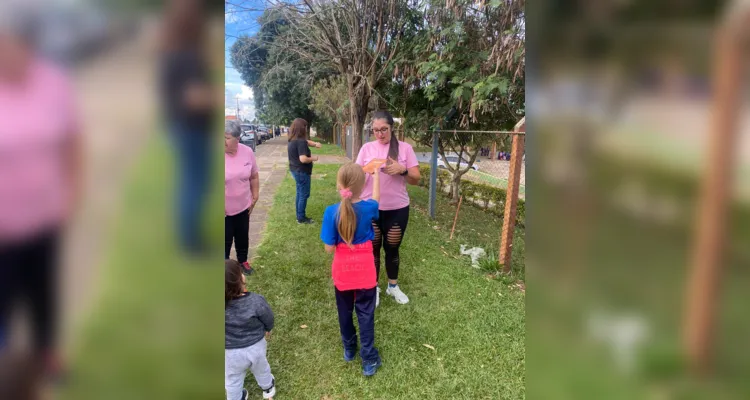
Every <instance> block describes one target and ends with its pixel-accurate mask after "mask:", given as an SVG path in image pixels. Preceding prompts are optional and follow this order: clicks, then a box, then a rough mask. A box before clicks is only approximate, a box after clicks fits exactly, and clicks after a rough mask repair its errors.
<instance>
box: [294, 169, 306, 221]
mask: <svg viewBox="0 0 750 400" xmlns="http://www.w3.org/2000/svg"><path fill="white" fill-rule="evenodd" d="M292 176H293V177H294V181H295V182H297V197H296V198H295V200H294V204H295V206H296V211H297V221H304V220H305V219H307V214H306V213H305V209H307V199H308V198H310V175H309V174H306V173H304V172H298V171H292Z"/></svg>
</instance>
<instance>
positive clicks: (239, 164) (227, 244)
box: [224, 121, 259, 274]
mask: <svg viewBox="0 0 750 400" xmlns="http://www.w3.org/2000/svg"><path fill="white" fill-rule="evenodd" d="M241 134H242V128H241V126H240V124H239V123H238V122H236V121H227V122H226V123H225V125H224V215H225V216H224V259H227V260H228V259H229V252H230V251H231V250H232V242H234V248H235V250H237V261H239V263H240V265H242V269H243V271H244V272H245V274H250V273H252V272H253V269H252V267H250V264H249V263H248V262H247V251H248V246H249V238H248V230H249V229H250V214H251V213H252V212H253V207H255V204H257V203H258V195H259V192H258V186H259V178H258V164H257V163H256V162H255V154H254V153H253V149H251V148H250V147H247V146H245V145H244V144H241V143H240V135H241Z"/></svg>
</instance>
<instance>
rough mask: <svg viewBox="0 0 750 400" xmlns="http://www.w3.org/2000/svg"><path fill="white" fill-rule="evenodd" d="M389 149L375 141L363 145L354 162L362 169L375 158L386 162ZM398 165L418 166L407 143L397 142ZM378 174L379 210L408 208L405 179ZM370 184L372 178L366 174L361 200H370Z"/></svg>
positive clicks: (381, 172)
mask: <svg viewBox="0 0 750 400" xmlns="http://www.w3.org/2000/svg"><path fill="white" fill-rule="evenodd" d="M389 148H390V144H385V145H384V144H380V142H378V141H377V140H375V141H373V142H369V143H365V145H364V146H362V148H361V149H360V150H359V154H358V155H357V161H356V162H357V164H359V165H361V166H363V167H364V166H365V165H367V163H369V162H370V160H372V159H375V158H382V159H385V160H387V159H388V149H389ZM398 163H399V164H401V165H403V166H405V167H406V168H412V167H416V166H418V165H419V162H418V161H417V155H416V154H414V149H413V148H412V147H411V145H410V144H409V143H406V142H401V141H399V142H398ZM384 167H385V165H384ZM378 173H379V174H380V203H379V204H380V207H379V209H380V210H383V211H389V210H398V209H400V208H404V207H406V206H408V205H409V193H408V192H407V191H406V177H405V176H400V175H396V176H390V175H388V174H386V173H385V172H383V171H380V172H378ZM372 183H373V179H372V176H371V175H370V174H367V176H366V177H365V188H364V189H363V190H362V194H361V195H360V196H359V197H360V198H361V199H362V200H369V199H371V198H372Z"/></svg>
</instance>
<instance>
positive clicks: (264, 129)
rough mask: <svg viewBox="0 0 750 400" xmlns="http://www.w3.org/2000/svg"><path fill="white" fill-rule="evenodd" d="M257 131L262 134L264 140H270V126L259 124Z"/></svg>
mask: <svg viewBox="0 0 750 400" xmlns="http://www.w3.org/2000/svg"><path fill="white" fill-rule="evenodd" d="M257 132H258V133H259V134H260V137H261V138H262V139H263V140H268V139H271V137H272V136H271V131H270V129H268V127H267V126H265V125H259V126H258V129H257Z"/></svg>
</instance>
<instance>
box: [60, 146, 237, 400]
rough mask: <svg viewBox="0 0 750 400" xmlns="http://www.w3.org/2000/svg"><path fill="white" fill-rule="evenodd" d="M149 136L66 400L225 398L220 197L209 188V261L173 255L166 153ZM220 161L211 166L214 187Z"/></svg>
mask: <svg viewBox="0 0 750 400" xmlns="http://www.w3.org/2000/svg"><path fill="white" fill-rule="evenodd" d="M155 136H157V138H156V139H155V140H154V142H153V143H151V144H149V145H148V146H147V147H146V152H145V154H144V155H143V158H142V159H141V160H140V162H139V163H138V164H137V165H136V167H135V171H134V172H133V174H132V176H131V179H130V180H129V183H128V184H127V187H126V189H125V191H124V198H123V199H122V202H123V203H122V204H123V205H122V207H121V210H120V218H119V221H118V223H116V227H115V228H114V232H112V235H111V236H110V237H111V239H110V240H107V241H106V243H107V244H108V248H107V249H106V257H105V260H104V262H103V264H102V268H103V271H101V272H100V273H99V275H100V276H101V279H102V280H101V281H100V282H99V286H100V288H101V289H100V293H101V296H100V297H99V298H98V299H97V302H96V304H95V305H93V306H92V309H93V310H92V314H91V315H90V317H89V319H88V321H87V323H86V324H85V326H84V327H83V328H82V330H81V332H80V333H79V337H78V340H77V345H76V346H75V347H76V348H75V349H73V350H74V351H73V357H74V358H73V360H72V362H73V365H72V368H73V371H72V372H73V376H72V381H71V382H70V385H69V387H67V389H66V390H65V391H64V393H63V397H62V398H64V399H71V400H73V399H75V400H86V399H97V400H98V399H123V400H126V399H196V400H205V399H221V398H223V395H224V394H223V393H224V388H223V379H224V350H223V337H224V327H223V321H224V316H223V313H222V310H223V300H222V294H221V293H222V292H223V283H222V279H221V275H222V272H221V267H220V265H221V264H220V263H221V261H220V256H219V254H220V250H219V249H220V248H222V244H221V243H222V242H223V239H222V237H223V232H222V229H223V219H222V218H221V215H222V214H221V213H222V208H223V197H222V195H221V193H222V190H221V187H220V186H216V187H213V188H211V194H212V195H211V196H210V197H211V198H210V204H209V210H210V212H208V213H207V214H206V222H207V227H208V232H209V233H210V237H209V239H210V243H209V245H210V246H211V248H215V249H216V256H215V259H214V260H215V261H197V260H186V259H184V258H183V257H180V256H179V255H178V252H177V250H176V249H175V247H174V244H173V243H174V229H173V227H174V223H173V219H172V216H173V214H174V212H173V198H172V196H173V193H172V191H173V189H172V188H173V184H174V173H173V163H172V158H171V154H170V153H171V152H170V151H169V150H170V149H169V147H168V145H167V144H166V143H165V142H164V141H163V140H161V139H162V137H161V136H162V135H155ZM215 154H221V153H219V152H218V149H217V152H216V153H215ZM222 159H223V157H216V158H215V160H214V161H215V162H216V163H217V164H216V166H215V169H214V172H213V174H214V175H212V182H214V183H215V184H216V185H219V182H221V180H220V179H219V176H220V175H223V173H222V171H223V168H222V167H223V165H222V164H221V162H222Z"/></svg>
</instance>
